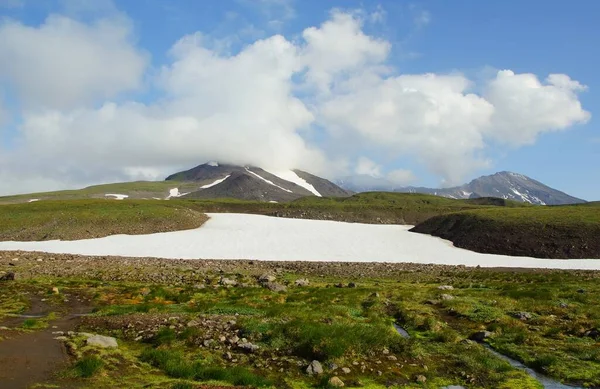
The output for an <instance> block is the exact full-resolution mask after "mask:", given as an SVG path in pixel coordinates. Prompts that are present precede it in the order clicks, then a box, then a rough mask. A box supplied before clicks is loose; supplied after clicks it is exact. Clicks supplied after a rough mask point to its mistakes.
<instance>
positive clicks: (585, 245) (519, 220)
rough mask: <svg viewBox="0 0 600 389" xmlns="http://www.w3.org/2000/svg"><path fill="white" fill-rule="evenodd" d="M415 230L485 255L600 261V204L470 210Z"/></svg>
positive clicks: (434, 220) (431, 222)
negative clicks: (593, 259)
mask: <svg viewBox="0 0 600 389" xmlns="http://www.w3.org/2000/svg"><path fill="white" fill-rule="evenodd" d="M411 231H413V232H419V233H424V234H430V235H433V236H437V237H440V238H443V239H448V240H450V241H452V242H453V243H454V245H455V246H457V247H462V248H465V249H469V250H473V251H477V252H481V253H491V254H504V255H517V256H529V257H537V258H600V239H598V237H599V236H600V204H598V203H596V204H582V205H570V206H553V207H522V208H490V209H478V210H469V211H464V212H459V213H451V214H446V215H439V216H435V217H432V218H430V219H428V220H426V221H424V222H422V223H421V224H419V225H417V226H416V227H414V228H413V229H412V230H411Z"/></svg>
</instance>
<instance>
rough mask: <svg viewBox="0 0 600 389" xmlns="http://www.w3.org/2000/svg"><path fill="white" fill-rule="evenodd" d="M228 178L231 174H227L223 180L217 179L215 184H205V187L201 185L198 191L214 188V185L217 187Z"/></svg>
mask: <svg viewBox="0 0 600 389" xmlns="http://www.w3.org/2000/svg"><path fill="white" fill-rule="evenodd" d="M229 177H231V174H228V175H227V176H226V177H225V178H219V179H218V180H216V181H215V182H213V183H210V184H206V185H202V186H201V187H200V189H206V188H210V187H212V186H215V185H219V184H220V183H221V182H223V181H225V180H226V179H228V178H229Z"/></svg>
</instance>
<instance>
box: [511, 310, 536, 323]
mask: <svg viewBox="0 0 600 389" xmlns="http://www.w3.org/2000/svg"><path fill="white" fill-rule="evenodd" d="M511 316H512V317H514V318H515V319H519V320H523V321H525V320H529V319H531V318H532V315H531V313H529V312H513V313H512V314H511Z"/></svg>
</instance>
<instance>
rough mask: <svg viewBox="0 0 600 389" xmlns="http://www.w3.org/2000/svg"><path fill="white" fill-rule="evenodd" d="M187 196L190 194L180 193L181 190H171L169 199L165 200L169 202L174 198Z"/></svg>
mask: <svg viewBox="0 0 600 389" xmlns="http://www.w3.org/2000/svg"><path fill="white" fill-rule="evenodd" d="M186 194H189V192H188V193H180V192H179V188H173V189H169V195H168V196H167V198H166V199H165V200H169V199H170V198H173V197H181V196H185V195H186ZM153 198H154V199H156V200H160V199H157V198H156V197H153Z"/></svg>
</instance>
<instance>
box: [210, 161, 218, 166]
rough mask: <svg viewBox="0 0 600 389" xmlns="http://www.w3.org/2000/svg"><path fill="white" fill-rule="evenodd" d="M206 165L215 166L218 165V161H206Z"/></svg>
mask: <svg viewBox="0 0 600 389" xmlns="http://www.w3.org/2000/svg"><path fill="white" fill-rule="evenodd" d="M207 165H208V166H213V167H217V166H219V162H217V161H209V162H208V163H207Z"/></svg>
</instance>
